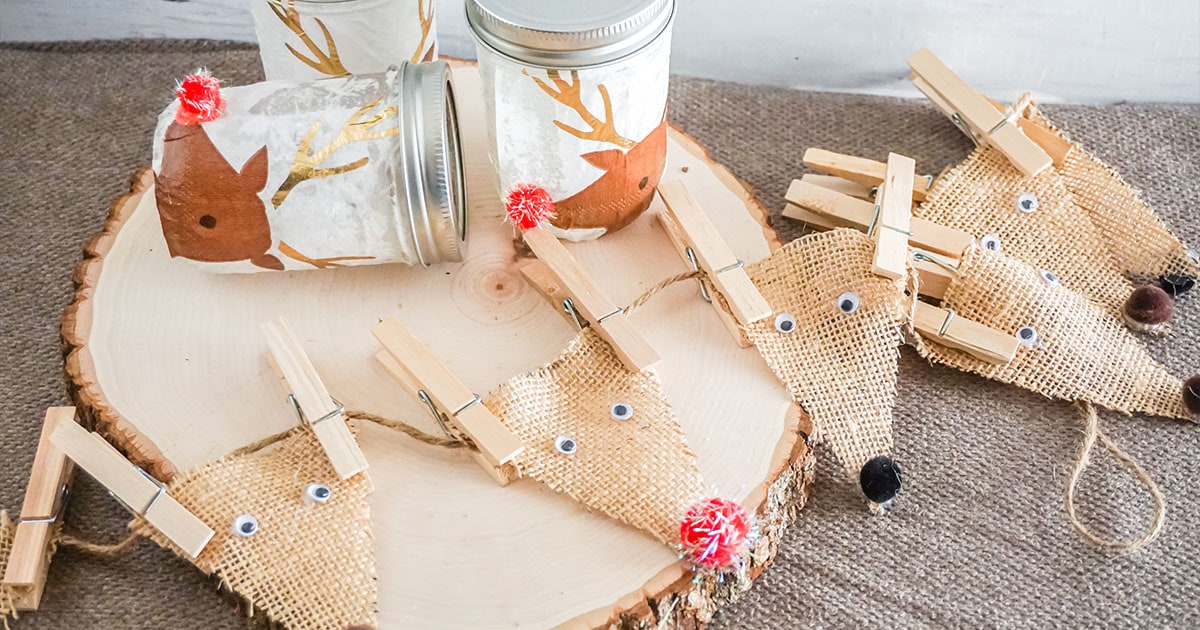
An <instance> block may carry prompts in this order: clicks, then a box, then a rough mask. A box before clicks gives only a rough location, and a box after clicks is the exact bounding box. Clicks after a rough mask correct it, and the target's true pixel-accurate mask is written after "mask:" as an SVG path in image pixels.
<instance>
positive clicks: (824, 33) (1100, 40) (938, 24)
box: [0, 0, 1200, 102]
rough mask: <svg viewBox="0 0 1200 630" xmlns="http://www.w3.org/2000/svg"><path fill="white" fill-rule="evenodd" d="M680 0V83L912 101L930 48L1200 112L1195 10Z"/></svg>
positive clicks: (2, 6) (1163, 3)
mask: <svg viewBox="0 0 1200 630" xmlns="http://www.w3.org/2000/svg"><path fill="white" fill-rule="evenodd" d="M251 1H256V0H0V41H51V40H75V39H97V38H101V39H111V38H124V37H176V38H212V39H233V40H241V41H253V39H254V30H253V27H252V25H251V23H250V15H249V9H248V6H249V5H248V3H249V2H251ZM546 1H547V2H552V1H554V0H546ZM678 1H679V3H680V12H679V18H678V22H677V24H676V27H675V45H674V56H673V61H672V69H673V71H674V72H676V73H679V74H685V75H690V76H699V77H707V78H715V79H724V80H731V81H739V82H743V83H766V84H772V85H780V86H787V87H794V88H802V89H813V90H829V91H842V92H867V93H874V94H897V95H905V96H916V95H917V93H916V91H915V90H914V89H913V88H912V87H911V86H910V85H909V84H908V82H907V81H906V80H905V77H906V75H907V68H906V66H905V65H904V60H905V58H907V56H908V55H909V54H910V53H912V52H913V51H914V50H916V49H917V48H920V47H921V46H928V47H929V48H930V49H932V50H933V51H934V52H935V53H937V54H938V55H939V56H940V57H942V59H943V60H945V61H946V62H947V63H949V64H950V65H952V66H953V67H954V68H955V69H956V70H958V71H959V73H960V74H962V75H963V76H964V77H965V78H966V79H967V80H968V81H970V82H971V83H972V84H973V85H975V86H976V87H978V88H979V89H981V90H983V91H984V92H987V93H989V94H990V95H992V96H994V97H997V98H1002V99H1009V98H1011V97H1013V96H1014V95H1015V94H1016V93H1017V92H1019V91H1021V90H1024V89H1032V90H1034V91H1035V92H1036V93H1037V94H1038V95H1039V96H1040V97H1041V98H1042V99H1043V100H1066V101H1073V102H1111V101H1121V100H1129V101H1181V102H1200V0H908V1H907V2H898V1H895V0H892V1H886V0H824V1H815V0H740V1H737V0H678ZM437 5H438V30H439V32H440V36H441V42H442V44H441V45H442V50H443V51H444V52H445V53H446V54H450V55H454V56H460V57H473V56H474V46H473V44H472V43H471V39H470V36H469V35H468V34H467V31H466V24H465V21H464V18H463V14H462V0H437ZM0 71H2V70H0Z"/></svg>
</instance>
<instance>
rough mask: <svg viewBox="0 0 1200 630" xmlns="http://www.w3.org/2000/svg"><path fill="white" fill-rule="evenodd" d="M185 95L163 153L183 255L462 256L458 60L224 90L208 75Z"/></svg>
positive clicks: (419, 260) (160, 183) (172, 245)
mask: <svg viewBox="0 0 1200 630" xmlns="http://www.w3.org/2000/svg"><path fill="white" fill-rule="evenodd" d="M206 87H207V90H206V89H205V88H206ZM178 95H179V99H178V100H177V101H176V102H175V103H172V104H171V105H170V106H168V107H167V109H166V110H165V111H164V112H163V113H162V115H161V116H160V117H159V122H158V128H157V129H156V131H155V135H154V160H153V168H154V174H155V175H154V183H155V185H154V195H155V201H156V203H157V206H158V214H159V219H160V222H161V224H162V230H163V236H164V238H165V241H166V248H167V251H168V253H169V254H170V255H171V257H172V258H179V259H184V260H188V261H192V262H194V263H198V264H201V265H202V266H204V267H205V268H206V269H208V270H211V271H218V272H251V271H263V270H275V271H284V270H301V269H328V268H335V267H346V266H352V265H372V264H380V263H404V264H408V265H416V264H423V265H429V264H433V263H437V262H443V261H459V260H462V258H463V241H464V239H465V236H466V195H465V192H464V182H463V170H462V155H461V150H460V146H459V136H458V126H457V120H456V117H455V110H454V97H453V91H452V86H451V83H450V68H449V66H448V65H447V64H446V62H444V61H435V62H432V63H421V64H408V63H402V64H401V65H400V66H399V67H395V68H391V69H389V70H388V71H387V72H383V73H378V74H364V75H354V76H350V77H341V78H335V79H322V80H319V81H310V82H291V81H267V82H263V83H257V84H254V85H247V86H242V87H231V88H224V89H220V90H219V91H218V88H217V82H216V80H215V79H213V78H212V77H211V76H209V75H207V73H200V74H197V75H193V76H191V77H188V78H187V79H185V80H184V81H183V82H182V83H181V84H180V88H179V91H178Z"/></svg>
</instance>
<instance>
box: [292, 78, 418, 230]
mask: <svg viewBox="0 0 1200 630" xmlns="http://www.w3.org/2000/svg"><path fill="white" fill-rule="evenodd" d="M382 102H383V97H382V96H381V97H379V98H377V99H375V100H373V101H371V102H370V103H367V104H366V105H363V106H362V107H360V108H359V109H358V111H356V112H354V114H353V115H352V116H350V118H349V119H348V120H347V121H346V124H345V125H344V126H342V130H341V132H339V133H338V135H337V137H336V138H334V139H333V140H331V141H330V142H329V144H327V145H326V146H325V148H323V149H321V150H320V151H317V152H316V153H313V152H312V143H313V139H314V138H316V137H317V132H318V131H320V130H321V126H322V125H323V124H324V122H325V121H324V120H322V119H318V120H317V122H315V123H313V125H312V128H311V129H309V130H308V133H307V134H305V136H304V139H303V140H301V141H300V146H299V147H297V148H296V157H295V158H293V159H292V168H291V170H290V171H288V176H287V179H285V180H283V183H282V184H280V185H279V190H277V191H275V194H274V195H273V196H272V197H271V204H272V205H274V206H275V207H276V208H278V207H279V206H281V205H282V204H283V200H284V199H287V196H288V193H290V192H292V189H293V188H295V187H296V186H298V185H300V184H301V183H302V182H304V181H306V180H310V179H316V178H318V177H329V176H330V175H337V174H339V173H346V172H349V171H353V170H354V169H356V168H362V167H364V166H366V165H367V162H368V161H369V159H370V158H367V157H361V158H359V159H357V160H354V161H353V162H351V163H349V164H342V165H341V166H331V167H328V168H321V164H323V163H324V162H325V160H327V159H329V157H330V156H332V155H333V154H334V152H335V151H337V150H338V149H340V148H342V147H343V146H345V145H347V144H350V143H351V142H366V141H368V140H378V139H380V138H386V137H388V136H394V135H397V134H399V133H400V127H398V126H396V127H391V128H390V129H384V130H383V131H371V130H372V129H374V128H375V127H376V126H377V125H379V123H381V122H383V121H385V120H387V119H389V118H395V117H396V115H397V114H398V113H399V111H398V110H397V108H396V106H395V105H392V106H390V107H387V108H384V110H383V111H381V112H379V113H377V114H375V115H374V116H371V117H370V118H367V119H366V120H363V119H362V117H363V116H365V115H366V113H367V112H368V111H370V110H371V109H373V108H375V107H376V106H377V105H379V104H380V103H382Z"/></svg>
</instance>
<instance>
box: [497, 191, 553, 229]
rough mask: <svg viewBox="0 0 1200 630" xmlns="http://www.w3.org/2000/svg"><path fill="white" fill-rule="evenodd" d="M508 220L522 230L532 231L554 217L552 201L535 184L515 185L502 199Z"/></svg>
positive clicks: (548, 194) (546, 193)
mask: <svg viewBox="0 0 1200 630" xmlns="http://www.w3.org/2000/svg"><path fill="white" fill-rule="evenodd" d="M504 212H505V213H507V214H508V220H509V221H512V223H513V225H515V226H517V227H519V228H521V229H522V230H532V229H533V228H535V227H537V226H538V225H540V224H541V222H542V221H545V220H547V219H550V218H552V217H553V216H554V200H553V199H551V198H550V193H548V192H546V189H545V188H542V187H541V186H538V185H536V184H517V185H516V186H513V187H512V190H510V191H508V194H507V195H505V197H504Z"/></svg>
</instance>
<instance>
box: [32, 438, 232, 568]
mask: <svg viewBox="0 0 1200 630" xmlns="http://www.w3.org/2000/svg"><path fill="white" fill-rule="evenodd" d="M50 441H51V442H53V443H54V445H55V446H57V447H58V448H59V449H60V450H61V451H62V452H63V453H65V454H66V456H67V457H69V458H71V460H73V461H74V462H75V464H76V465H77V466H79V467H80V468H82V469H83V470H84V472H86V473H87V474H89V475H91V476H92V477H94V478H95V479H96V481H98V482H99V483H100V485H102V486H104V487H105V488H107V489H108V491H109V492H111V493H112V495H113V496H114V497H116V499H117V500H118V501H120V502H121V503H122V504H124V505H125V507H126V508H128V509H129V511H131V512H133V513H134V514H136V515H137V516H140V517H142V518H143V519H145V520H146V522H147V523H149V524H150V525H151V526H152V527H154V528H155V529H157V530H158V531H159V532H161V533H162V535H163V536H166V537H167V539H169V540H170V541H171V542H172V543H174V544H175V546H177V547H179V549H180V550H181V551H183V552H184V553H185V554H187V555H188V556H190V557H192V558H195V557H196V556H198V555H200V552H201V551H203V550H204V547H205V546H207V545H208V541H210V540H212V537H213V530H212V528H210V527H209V526H208V525H205V524H204V522H203V521H201V520H200V519H199V518H197V517H196V516H195V515H194V514H192V513H191V512H189V511H188V510H187V508H185V507H183V506H182V505H181V504H180V503H179V502H178V501H176V500H175V498H174V497H172V496H171V495H170V494H168V493H167V488H166V485H165V484H163V483H162V482H161V481H158V480H157V479H155V478H154V477H151V476H150V474H149V473H147V472H146V471H144V470H142V469H141V468H138V467H137V466H134V465H133V464H132V463H130V462H129V460H127V459H125V457H123V456H122V455H121V453H119V452H118V451H117V449H115V448H113V447H112V445H111V444H109V443H108V442H107V441H105V439H104V438H102V437H100V436H99V435H96V434H95V433H92V432H90V431H88V430H87V429H85V428H83V427H81V426H79V424H78V423H76V422H75V421H74V420H72V421H70V422H60V423H58V426H57V427H55V429H54V431H53V433H51V434H50Z"/></svg>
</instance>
